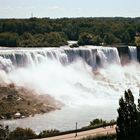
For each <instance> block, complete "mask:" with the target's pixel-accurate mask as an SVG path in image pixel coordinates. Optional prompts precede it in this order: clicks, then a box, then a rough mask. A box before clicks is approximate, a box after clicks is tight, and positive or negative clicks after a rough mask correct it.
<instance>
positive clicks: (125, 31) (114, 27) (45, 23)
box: [0, 18, 140, 47]
mask: <svg viewBox="0 0 140 140" xmlns="http://www.w3.org/2000/svg"><path fill="white" fill-rule="evenodd" d="M139 33H140V18H61V19H50V18H30V19H0V46H20V47H32V46H36V47H37V46H41V47H42V46H44V47H51V46H52V47H56V46H61V45H65V44H67V40H78V44H79V45H85V44H86V45H100V44H101V43H104V44H105V45H111V44H118V43H121V44H129V45H135V36H136V35H138V34H139ZM136 42H137V43H138V42H139V39H137V41H136Z"/></svg>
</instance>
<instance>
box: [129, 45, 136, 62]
mask: <svg viewBox="0 0 140 140" xmlns="http://www.w3.org/2000/svg"><path fill="white" fill-rule="evenodd" d="M128 49H129V53H130V58H131V60H132V61H137V47H134V46H129V47H128Z"/></svg>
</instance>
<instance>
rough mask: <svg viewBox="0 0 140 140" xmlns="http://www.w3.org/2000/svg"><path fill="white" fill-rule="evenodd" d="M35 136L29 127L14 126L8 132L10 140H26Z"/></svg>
mask: <svg viewBox="0 0 140 140" xmlns="http://www.w3.org/2000/svg"><path fill="white" fill-rule="evenodd" d="M33 138H37V135H36V134H35V132H34V131H33V130H31V129H30V128H26V129H23V128H19V127H18V128H16V129H15V130H14V131H12V132H11V133H10V140H28V139H33Z"/></svg>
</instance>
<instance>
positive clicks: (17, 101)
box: [0, 84, 60, 119]
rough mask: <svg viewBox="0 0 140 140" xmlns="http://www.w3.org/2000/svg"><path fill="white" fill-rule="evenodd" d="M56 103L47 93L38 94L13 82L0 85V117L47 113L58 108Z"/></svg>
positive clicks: (7, 117)
mask: <svg viewBox="0 0 140 140" xmlns="http://www.w3.org/2000/svg"><path fill="white" fill-rule="evenodd" d="M58 104H59V103H58V102H57V101H55V100H54V99H53V98H52V97H50V96H49V95H47V94H46V95H38V94H36V93H35V91H32V90H29V89H25V88H24V87H17V86H15V85H14V84H9V85H7V84H3V85H0V119H20V118H25V117H29V116H34V115H35V114H42V113H48V112H50V111H54V110H56V109H60V108H59V107H60V106H59V105H58Z"/></svg>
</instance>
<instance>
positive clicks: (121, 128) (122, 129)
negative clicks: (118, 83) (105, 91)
mask: <svg viewBox="0 0 140 140" xmlns="http://www.w3.org/2000/svg"><path fill="white" fill-rule="evenodd" d="M119 106H120V107H119V109H118V114H119V116H118V119H117V128H116V131H117V139H118V140H139V139H140V99H138V106H136V104H135V102H134V96H133V94H132V92H131V90H128V91H125V93H124V98H123V97H122V98H121V99H120V100H119Z"/></svg>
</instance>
